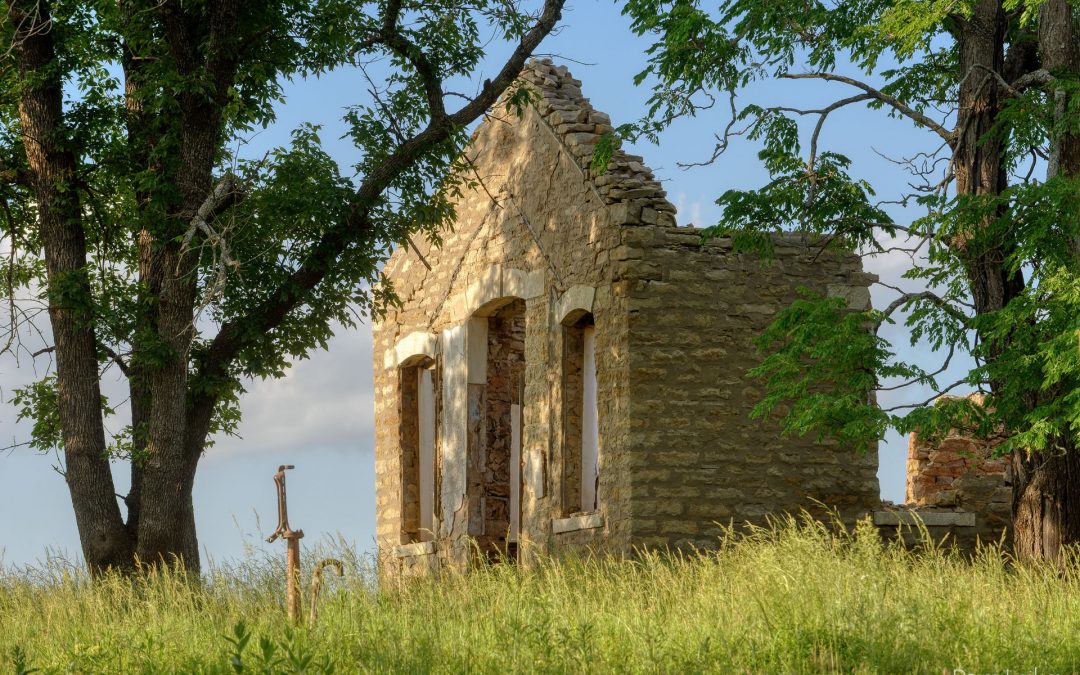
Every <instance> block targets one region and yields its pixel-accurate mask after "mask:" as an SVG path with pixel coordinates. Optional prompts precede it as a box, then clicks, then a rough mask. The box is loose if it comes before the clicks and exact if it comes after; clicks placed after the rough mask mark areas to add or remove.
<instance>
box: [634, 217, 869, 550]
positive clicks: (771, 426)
mask: <svg viewBox="0 0 1080 675" xmlns="http://www.w3.org/2000/svg"><path fill="white" fill-rule="evenodd" d="M647 219H651V216H650V214H643V217H642V220H643V221H644V220H647ZM622 241H623V246H622V247H620V249H619V252H618V258H619V260H620V261H621V263H622V264H623V265H625V266H627V267H628V268H633V269H636V270H638V274H637V279H635V280H634V282H633V285H632V288H631V290H630V293H629V295H630V298H629V307H630V329H629V331H630V378H629V387H630V391H629V400H630V406H631V411H630V418H631V419H632V420H633V427H632V431H631V435H630V438H629V439H628V442H629V443H630V445H631V446H632V447H633V451H632V452H631V453H630V455H631V457H632V458H633V460H632V465H631V469H630V473H631V476H632V492H633V498H632V506H631V513H632V514H633V539H634V541H635V542H636V543H640V544H644V545H675V546H680V547H682V546H688V545H692V546H697V547H701V546H709V545H715V537H716V535H718V534H719V532H720V525H721V524H727V523H729V522H734V523H736V524H741V523H745V522H749V523H754V524H759V525H760V524H764V523H765V520H766V517H767V515H768V514H772V513H780V512H798V511H799V510H801V509H807V510H810V511H812V512H817V513H820V512H821V509H820V507H819V506H818V504H816V502H818V501H819V502H822V503H824V504H825V505H826V506H827V507H829V508H835V509H837V510H838V511H839V513H840V515H841V516H842V518H843V519H844V520H845V521H846V522H847V523H849V524H850V523H853V522H854V521H855V520H856V519H857V518H860V517H862V516H864V515H865V514H867V513H868V512H869V511H871V510H873V508H874V507H875V506H876V505H877V504H878V503H879V501H880V488H879V485H878V480H877V466H878V464H877V451H876V447H875V448H874V450H873V451H871V452H868V453H866V454H859V453H857V452H854V451H852V450H848V449H846V448H841V447H837V446H835V445H828V444H819V443H816V442H814V441H813V440H812V438H810V437H805V438H799V437H783V436H781V432H780V427H779V424H778V423H777V422H776V421H775V420H752V419H750V411H751V409H752V408H753V407H754V405H755V404H756V403H757V402H758V401H760V400H761V398H762V396H763V394H764V392H763V385H762V383H761V382H759V381H755V380H752V379H750V378H748V376H747V375H746V372H747V371H748V370H749V369H750V368H752V367H753V366H755V365H757V364H758V363H759V362H760V358H761V357H760V355H759V354H758V353H757V351H756V348H755V346H754V344H753V340H754V338H755V336H757V335H759V334H760V333H761V332H762V331H763V330H764V329H765V328H766V327H767V326H768V325H769V323H770V322H771V321H772V320H773V317H774V316H775V314H776V313H777V312H778V311H779V310H781V309H783V308H784V307H786V306H788V305H789V304H790V303H791V302H792V301H794V300H795V299H797V298H798V295H797V289H798V288H799V287H807V288H810V289H812V290H815V291H818V292H821V293H827V294H829V295H833V296H840V297H845V298H847V299H848V303H849V307H850V308H851V309H854V310H863V309H866V308H868V307H869V302H870V296H869V292H868V290H867V286H868V284H869V283H870V281H872V280H873V277H872V275H869V274H866V273H864V272H863V271H862V266H861V263H860V261H859V259H858V258H857V257H855V256H854V255H850V254H835V253H831V252H828V251H826V252H822V251H820V250H819V249H820V247H818V246H809V245H808V244H807V242H806V241H805V240H803V239H801V238H798V237H795V236H787V237H777V238H775V239H774V249H775V256H776V257H775V259H774V260H773V261H771V262H764V261H762V260H761V259H760V258H759V257H758V256H756V255H737V254H734V253H732V251H731V242H730V241H729V240H726V239H719V240H713V241H710V242H708V243H707V244H705V245H702V244H701V237H700V232H698V231H695V230H692V229H689V228H678V229H668V228H662V227H651V226H648V225H645V226H642V227H640V228H624V231H623V239H622Z"/></svg>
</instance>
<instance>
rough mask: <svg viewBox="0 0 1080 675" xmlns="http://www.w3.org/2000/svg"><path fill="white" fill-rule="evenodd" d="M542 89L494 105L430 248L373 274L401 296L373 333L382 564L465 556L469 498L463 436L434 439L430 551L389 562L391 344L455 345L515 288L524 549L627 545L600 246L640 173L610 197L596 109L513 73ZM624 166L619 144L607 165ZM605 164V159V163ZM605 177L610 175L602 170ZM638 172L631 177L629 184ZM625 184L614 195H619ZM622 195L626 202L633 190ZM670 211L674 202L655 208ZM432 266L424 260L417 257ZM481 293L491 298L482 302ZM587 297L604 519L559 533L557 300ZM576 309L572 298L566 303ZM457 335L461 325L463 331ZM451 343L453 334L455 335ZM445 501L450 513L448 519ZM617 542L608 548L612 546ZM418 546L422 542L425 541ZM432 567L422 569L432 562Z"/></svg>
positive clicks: (533, 77) (395, 512)
mask: <svg viewBox="0 0 1080 675" xmlns="http://www.w3.org/2000/svg"><path fill="white" fill-rule="evenodd" d="M522 77H523V79H525V80H526V81H528V82H529V83H530V84H531V85H532V86H533V87H534V88H535V90H536V91H537V93H538V94H539V99H538V100H537V101H536V103H535V104H534V105H530V106H528V107H527V108H526V109H525V110H524V113H523V115H522V117H521V118H518V117H517V116H516V115H515V113H513V112H507V111H506V110H505V109H504V108H503V106H502V105H501V104H500V105H497V106H495V107H494V108H493V109H492V110H491V111H490V119H489V121H488V122H486V123H484V124H482V125H481V126H480V127H479V128H478V130H477V132H476V133H475V135H474V138H473V142H472V144H471V145H470V147H469V149H468V150H467V155H468V156H469V159H470V160H471V163H472V166H473V167H475V175H473V176H470V177H469V178H470V180H474V181H475V182H477V183H479V184H478V185H477V187H476V189H474V190H469V191H467V192H466V193H465V194H464V196H463V197H462V198H461V199H460V200H459V201H458V203H457V221H456V223H455V227H454V229H453V230H452V231H448V232H445V233H443V243H442V245H441V246H440V247H434V246H431V245H430V244H429V243H428V242H426V241H418V242H417V244H418V247H417V250H415V251H409V250H406V249H403V248H401V249H398V250H397V251H395V253H394V255H393V256H392V257H391V259H390V261H389V262H388V263H387V264H386V266H385V268H384V271H385V274H386V276H387V278H388V279H389V280H390V282H391V283H392V285H393V288H394V291H395V292H396V294H397V295H398V297H399V298H400V299H401V301H402V306H401V309H399V310H396V311H391V312H389V313H388V314H387V316H386V317H385V319H384V320H383V321H381V322H380V323H379V324H377V325H376V326H375V327H374V328H373V339H374V353H375V385H376V509H377V514H378V516H377V517H378V524H377V537H378V541H379V547H380V551H381V552H382V553H383V556H384V562H385V564H386V565H388V566H390V567H393V566H395V565H400V566H401V567H403V568H405V567H411V566H415V565H418V564H420V563H419V562H418V560H419V558H420V557H425V558H434V559H436V560H437V561H442V564H450V565H452V566H456V565H460V564H462V563H463V561H464V560H465V559H467V556H468V550H467V547H468V543H467V540H466V535H467V534H468V517H467V514H468V513H469V510H470V509H469V505H468V504H467V503H466V502H467V501H468V497H467V495H465V494H464V493H465V491H466V490H465V485H464V484H462V483H461V481H460V480H459V478H458V474H457V473H455V471H456V469H455V466H457V464H458V454H457V453H459V451H460V450H461V448H460V447H458V446H460V445H462V444H463V443H462V439H455V438H448V437H446V436H445V435H444V434H442V433H441V434H440V438H439V445H440V461H441V464H440V467H439V475H438V476H437V485H438V488H437V490H438V492H439V495H438V496H437V499H436V501H437V502H438V503H440V504H441V506H442V512H440V513H439V514H437V517H438V518H439V520H440V522H439V541H437V542H436V546H435V548H434V552H433V553H426V552H423V553H417V554H416V555H415V556H413V557H412V558H402V559H401V560H400V562H398V561H395V560H394V559H393V558H394V554H393V552H394V550H395V544H396V543H397V540H398V538H399V533H400V529H401V516H402V514H401V512H400V505H401V489H402V486H401V484H400V482H401V481H400V476H401V467H400V461H401V455H400V448H399V440H398V428H399V419H398V417H399V414H400V413H399V410H398V402H397V397H398V396H399V384H400V383H399V377H400V371H399V369H398V368H397V363H396V358H397V356H398V355H397V354H396V352H395V349H396V347H397V346H398V345H399V343H400V342H402V341H403V340H406V339H407V338H408V337H409V336H410V335H413V334H416V333H422V334H424V335H430V336H432V340H433V341H434V343H436V344H438V345H439V347H438V349H440V350H444V349H445V348H446V347H447V345H451V344H458V343H457V342H454V340H458V339H459V337H460V335H459V334H460V332H461V330H462V329H460V328H455V327H460V326H462V324H466V323H467V321H468V320H469V317H470V316H487V314H489V313H490V312H491V311H492V310H489V309H488V308H487V306H486V305H484V306H482V305H483V303H484V302H487V300H490V299H492V298H511V297H518V298H522V299H524V301H525V340H524V342H525V353H526V366H525V371H526V372H525V391H524V401H523V408H524V409H523V420H522V460H523V479H524V482H525V483H526V488H525V491H524V493H523V494H522V518H521V539H522V541H521V549H522V555H523V557H524V558H527V557H528V556H529V555H530V551H531V550H532V549H536V550H550V549H552V548H553V547H557V546H559V541H560V540H569V539H575V540H577V539H587V540H589V541H590V542H592V543H594V544H597V545H602V546H604V547H612V546H614V547H619V546H622V547H623V548H625V546H626V543H627V541H628V534H629V526H628V523H627V522H626V519H627V515H628V514H627V512H626V509H625V504H626V500H625V495H626V493H627V490H626V488H625V486H626V484H627V480H628V479H627V477H626V476H625V473H624V472H622V470H621V468H622V467H624V466H626V461H625V460H622V459H620V458H619V453H620V451H621V448H620V446H619V444H618V441H619V439H620V438H624V437H625V431H624V429H623V428H624V427H625V425H626V424H627V421H626V419H625V417H624V416H622V415H621V414H620V411H621V410H622V409H623V406H622V404H621V403H620V401H622V400H623V397H624V392H625V383H624V380H625V372H626V368H625V359H626V347H625V344H626V309H625V300H624V297H623V295H622V294H621V293H620V291H619V289H617V288H615V287H614V286H613V285H612V283H611V281H610V279H611V277H612V272H611V269H612V263H611V259H610V251H611V250H612V249H614V248H616V247H617V246H619V244H620V239H619V232H620V227H621V225H622V219H623V218H624V214H625V209H623V208H622V200H623V199H624V198H625V197H626V195H625V194H615V195H614V196H612V195H611V194H610V193H611V192H612V191H614V190H616V189H621V188H620V187H619V182H618V180H621V179H623V178H625V179H626V180H628V181H632V182H630V183H629V184H628V186H627V188H626V189H627V190H630V189H637V188H640V187H641V185H642V184H643V179H641V178H635V176H637V175H639V174H641V173H642V172H643V171H644V170H643V169H641V170H640V171H638V172H637V173H635V172H634V171H633V170H630V169H627V170H625V171H623V170H622V169H618V167H615V168H616V169H618V171H619V173H618V175H619V176H621V178H619V179H616V178H613V177H609V178H607V179H606V180H607V181H608V187H607V193H608V194H605V193H603V192H601V191H600V190H599V189H598V188H597V186H596V185H595V184H594V183H593V182H592V181H591V180H590V179H589V176H588V171H587V169H586V167H587V166H588V163H589V158H590V157H591V154H592V149H593V143H595V141H596V139H597V138H598V134H602V133H604V132H606V131H609V130H610V128H611V127H610V126H609V120H608V117H607V116H606V115H604V114H603V113H599V112H596V111H594V110H593V109H592V107H591V105H589V104H588V101H587V100H585V99H584V98H582V96H581V91H580V83H579V82H577V81H576V80H574V79H573V78H572V77H570V76H569V74H568V73H567V72H566V69H565V68H559V67H554V66H551V65H550V62H548V63H542V62H534V63H532V64H530V65H529V67H528V68H527V69H526V71H525V72H524V73H523V74H522ZM618 162H624V163H627V160H626V159H625V156H624V155H623V154H621V153H617V154H616V157H615V163H618ZM613 166H614V165H613ZM615 175H616V174H615V173H613V174H612V176H615ZM633 181H637V182H633ZM624 192H625V190H624ZM629 194H630V196H631V197H634V198H637V197H638V196H637V195H635V194H634V193H632V192H631V193H629ZM665 208H668V209H669V211H671V212H673V211H674V208H673V207H670V206H668V207H665ZM425 261H426V263H427V265H430V266H431V269H428V268H427V266H426V265H425ZM489 296H490V297H489ZM582 298H583V299H587V301H588V305H589V307H588V309H589V310H590V311H591V312H592V313H593V315H594V317H595V321H596V331H597V332H596V335H597V338H596V339H597V345H596V346H597V387H598V392H599V396H600V398H601V400H602V404H601V406H602V408H603V409H602V410H601V413H600V435H601V449H600V453H601V472H602V474H603V476H604V481H603V484H602V485H601V487H600V497H599V501H600V502H601V504H602V505H603V506H602V509H603V512H604V513H603V526H602V527H601V528H593V529H592V531H590V532H589V533H588V534H583V535H580V536H577V535H574V536H570V537H567V536H565V535H563V534H559V535H556V534H555V533H553V532H552V529H551V522H552V519H553V518H557V517H558V516H559V515H561V511H562V504H561V503H560V502H561V494H562V490H561V481H562V476H561V468H560V467H561V461H560V458H561V454H560V444H561V433H559V432H560V429H561V422H562V420H561V417H562V415H561V411H562V401H561V392H560V388H559V386H558V385H559V380H560V378H561V376H560V373H559V370H558V368H552V367H551V364H558V363H560V359H561V356H562V354H561V352H562V334H561V324H560V321H561V319H562V316H560V315H559V312H560V308H562V307H563V305H565V304H567V303H568V302H570V301H571V300H575V299H582ZM571 304H573V303H571ZM465 330H468V327H467V326H466V328H465ZM458 341H459V342H460V340H458ZM438 358H439V363H440V366H439V367H440V369H441V370H443V371H444V372H443V376H442V381H443V382H447V381H448V380H449V379H452V378H453V377H455V375H454V374H453V371H454V369H455V368H458V369H460V364H459V363H458V362H459V361H460V360H461V359H460V357H453V355H452V354H450V353H440V354H439V355H438ZM455 358H456V359H457V360H456V361H455ZM455 364H457V365H455ZM453 405H454V401H453V399H452V397H451V398H444V399H443V408H442V410H441V412H440V415H441V416H442V418H453V416H454V415H456V414H458V411H455V410H454V409H453ZM447 508H449V509H450V511H449V514H450V515H449V516H448V513H447ZM620 541H621V542H622V543H619V542H620ZM425 551H426V549H425ZM438 564H440V563H438V562H435V563H431V562H424V563H423V565H424V566H426V567H431V566H432V565H435V566H438Z"/></svg>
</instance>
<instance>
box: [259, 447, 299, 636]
mask: <svg viewBox="0 0 1080 675" xmlns="http://www.w3.org/2000/svg"><path fill="white" fill-rule="evenodd" d="M292 468H295V467H294V466H293V465H292V464H282V465H281V466H279V467H278V470H277V473H275V474H274V483H276V484H277V498H278V526H277V529H276V530H274V533H273V534H272V535H270V537H269V538H268V539H267V540H266V542H267V543H273V542H274V540H275V539H277V538H278V537H281V538H282V539H284V540H285V544H286V547H287V548H286V557H285V574H286V575H287V577H286V583H285V607H286V610H287V611H288V613H289V619H290V620H291V621H294V622H298V621H300V540H301V539H303V537H304V531H303V530H292V529H290V528H289V506H288V503H287V502H286V501H285V471H286V469H292Z"/></svg>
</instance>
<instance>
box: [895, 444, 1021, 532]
mask: <svg viewBox="0 0 1080 675" xmlns="http://www.w3.org/2000/svg"><path fill="white" fill-rule="evenodd" d="M1004 441H1005V436H1004V435H998V436H994V437H991V438H987V439H979V438H973V437H972V436H971V435H970V434H966V433H965V432H964V431H963V430H957V429H953V430H950V431H949V433H948V434H947V435H946V436H945V437H944V438H942V439H938V440H937V441H931V440H929V439H924V438H920V437H919V435H918V433H917V432H916V433H913V434H911V439H910V441H909V444H908V461H907V495H906V497H907V504H906V505H905V506H907V507H908V508H919V509H920V510H923V511H924V512H926V511H962V512H968V513H974V514H975V526H974V527H973V528H956V529H954V531H953V532H952V536H953V537H954V538H955V540H956V541H957V543H958V544H960V545H961V546H962V547H964V548H970V547H972V546H973V545H974V542H975V540H976V539H980V540H982V541H983V542H991V541H997V540H998V539H999V538H1000V537H1001V533H1002V531H1003V530H1007V529H1008V528H1009V525H1010V521H1011V505H1012V472H1011V468H1010V466H1009V460H1008V458H1007V457H994V456H993V455H994V450H995V449H996V448H997V447H998V446H999V445H1001V444H1002V443H1003V442H1004Z"/></svg>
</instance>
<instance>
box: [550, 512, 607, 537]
mask: <svg viewBox="0 0 1080 675" xmlns="http://www.w3.org/2000/svg"><path fill="white" fill-rule="evenodd" d="M603 526H604V514H602V513H600V512H599V511H593V512H591V513H578V514H576V515H573V516H570V517H569V518H556V519H555V520H552V521H551V531H552V532H554V533H555V534H563V533H565V532H577V531H578V530H594V529H596V528H599V527H603Z"/></svg>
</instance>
